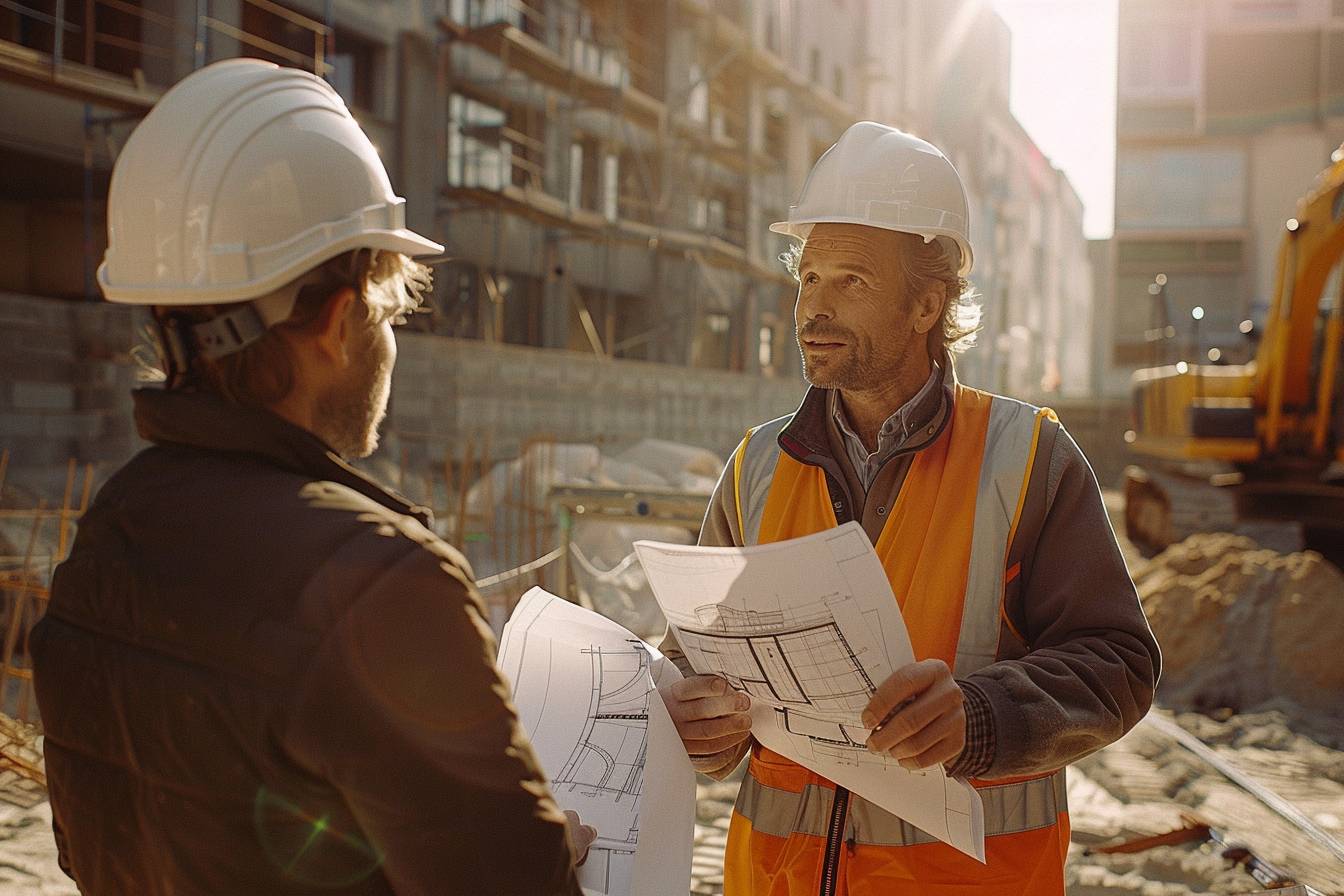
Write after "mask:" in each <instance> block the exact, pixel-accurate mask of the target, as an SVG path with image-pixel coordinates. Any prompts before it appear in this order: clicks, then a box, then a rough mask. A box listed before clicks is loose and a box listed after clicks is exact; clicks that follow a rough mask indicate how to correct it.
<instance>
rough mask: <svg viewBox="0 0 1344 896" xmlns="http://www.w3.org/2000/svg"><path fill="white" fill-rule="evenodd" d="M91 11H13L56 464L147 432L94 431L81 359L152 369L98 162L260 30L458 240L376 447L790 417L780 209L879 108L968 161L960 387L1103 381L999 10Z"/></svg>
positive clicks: (1067, 234) (39, 353)
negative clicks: (1092, 369)
mask: <svg viewBox="0 0 1344 896" xmlns="http://www.w3.org/2000/svg"><path fill="white" fill-rule="evenodd" d="M92 6H93V7H94V8H95V19H94V22H95V24H96V27H95V28H93V29H83V24H84V23H83V19H82V17H83V16H84V15H85V10H86V9H87V7H88V5H87V4H66V5H65V7H64V8H65V9H66V10H67V15H68V17H69V18H70V21H69V23H68V24H69V25H70V26H71V27H70V28H67V29H66V30H65V31H59V30H57V29H51V28H50V27H45V26H43V25H42V22H41V21H40V20H39V19H31V20H30V19H25V18H24V14H22V13H15V12H13V11H6V12H2V13H0V111H2V112H3V114H0V291H4V292H8V293H11V294H13V295H12V296H9V297H6V298H5V299H4V305H5V307H6V308H10V309H11V311H10V312H7V313H10V314H11V315H13V316H14V317H13V320H12V321H11V322H10V323H11V324H12V325H13V326H14V327H19V326H20V325H22V327H23V328H24V329H23V332H24V333H28V334H29V335H31V336H32V339H31V340H29V339H28V338H27V337H24V336H17V335H14V334H15V333H18V332H19V330H17V329H16V330H14V331H13V333H10V332H8V331H7V332H6V333H5V334H4V335H5V337H6V339H9V340H10V341H11V342H12V343H14V344H13V346H12V350H13V351H12V353H11V354H9V355H8V356H7V358H6V359H4V362H3V363H4V364H5V365H6V366H5V369H4V373H5V380H4V387H5V391H4V394H3V395H2V396H0V414H3V416H0V447H5V446H6V445H16V446H18V445H19V444H20V442H23V446H21V447H18V448H16V449H15V454H14V458H15V462H16V464H18V462H19V461H21V460H24V459H25V458H30V457H31V458H32V460H33V462H34V463H38V462H39V458H38V456H37V454H33V453H32V452H35V451H37V452H38V453H41V452H40V451H39V449H38V448H37V447H36V446H37V442H35V441H24V440H34V439H46V438H50V439H52V440H53V441H52V443H51V445H52V446H54V447H49V448H44V449H41V451H46V452H47V453H49V454H52V458H50V459H49V460H50V461H51V462H62V463H63V461H64V460H65V458H66V457H76V458H77V459H80V460H88V461H102V462H115V461H119V460H121V459H124V456H125V454H126V453H127V452H129V450H131V449H132V448H133V446H134V439H133V437H132V436H131V435H130V432H129V422H125V421H123V422H122V423H119V424H117V425H116V426H111V424H108V426H107V427H105V428H102V429H99V428H98V427H99V426H101V425H102V424H99V423H97V422H93V421H95V419H97V420H104V419H110V417H112V416H117V415H122V416H124V415H125V412H126V409H127V404H126V402H125V400H124V394H122V396H121V397H120V398H117V397H115V396H112V395H110V394H108V393H107V392H106V391H105V390H106V389H107V388H108V383H109V381H108V379H107V378H108V377H109V376H112V373H110V372H109V371H110V370H111V368H107V369H103V368H98V369H94V367H91V366H89V365H88V364H86V361H87V360H88V359H90V358H96V359H98V360H99V361H100V362H109V363H113V364H115V365H116V371H117V372H116V374H115V377H120V379H116V383H117V385H118V388H120V387H121V386H125V385H127V384H129V383H130V382H131V380H132V379H133V373H132V372H131V371H132V370H133V365H132V362H131V360H130V354H129V352H130V348H131V346H132V345H133V344H135V342H136V341H137V337H136V336H135V335H134V332H133V327H132V325H131V316H130V315H128V314H124V313H121V312H120V311H119V310H118V309H109V308H107V307H106V306H103V305H100V304H97V303H96V302H95V301H94V300H96V298H97V295H96V288H95V286H94V281H93V271H94V268H95V266H96V264H97V262H98V260H99V259H100V258H101V255H102V252H103V249H104V245H105V222H104V214H105V211H104V198H105V196H106V191H107V183H108V177H109V171H110V168H111V165H112V161H113V159H114V158H115V156H116V153H117V151H118V148H119V146H120V145H122V144H123V143H124V140H125V138H126V135H127V134H128V133H129V131H130V129H131V128H132V127H133V126H134V124H135V122H136V121H137V120H138V117H139V116H140V115H142V114H143V112H144V111H145V110H146V109H147V108H148V107H149V106H150V105H151V104H152V103H153V101H154V100H155V99H156V98H157V97H158V96H159V95H161V93H162V91H163V90H165V89H166V88H167V87H168V86H170V85H171V84H172V83H173V82H174V81H175V80H177V79H178V78H180V77H182V76H184V75H185V74H187V73H188V72H190V71H191V70H192V69H193V68H195V67H196V66H198V65H200V64H203V63H205V62H209V61H214V60H216V59H221V58H226V57H230V56H235V55H240V54H244V53H246V54H249V55H260V56H269V58H273V59H275V60H277V61H280V62H282V63H284V64H293V65H299V66H302V67H306V68H309V69H310V70H312V69H316V70H319V71H321V72H323V73H324V74H325V75H326V77H328V78H329V79H330V80H331V82H332V83H333V84H334V85H335V86H336V87H337V89H338V90H339V91H340V92H341V93H342V95H343V96H344V97H345V99H346V101H347V104H348V105H349V106H350V108H351V110H352V111H353V113H354V114H355V116H356V118H357V119H358V120H359V121H360V123H361V124H362V125H363V126H364V128H365V129H366V130H367V131H368V133H369V134H370V137H371V138H372V140H373V141H374V143H375V144H376V145H377V146H378V148H379V151H380V153H381V154H382V157H383V159H384V161H385V162H386V164H387V166H388V169H389V172H390V174H391V177H392V180H393V184H394V186H395V187H396V189H397V190H398V192H399V193H401V194H402V195H404V196H407V197H408V200H409V202H408V218H409V222H410V224H411V226H412V227H415V228H416V229H418V230H420V231H422V232H425V233H427V234H430V235H432V236H434V237H435V238H437V239H439V240H440V241H441V242H443V243H445V244H446V245H447V246H448V248H449V251H450V253H451V254H452V255H453V258H454V260H453V261H452V262H450V263H448V264H446V265H443V266H441V267H440V268H439V269H438V271H437V276H436V289H435V293H434V296H433V300H432V314H430V315H426V316H417V319H416V323H415V324H414V325H413V326H414V327H418V328H419V329H421V330H422V331H423V332H421V333H408V334H406V338H405V339H403V342H404V344H405V345H406V346H407V349H406V351H405V353H404V357H403V364H404V365H405V370H404V371H403V372H402V373H400V374H399V375H398V386H397V398H396V399H395V400H394V405H393V410H392V414H391V417H390V418H389V429H390V432H391V433H392V436H393V437H392V438H390V439H389V443H397V444H399V445H400V446H405V447H406V450H407V451H408V452H410V453H411V454H413V455H423V457H424V458H432V457H436V456H438V455H439V453H440V451H441V449H442V448H443V447H444V446H448V445H451V444H452V443H453V433H454V432H455V431H456V430H457V429H458V428H460V427H462V426H466V425H471V426H474V427H476V428H477V429H479V428H480V426H482V425H484V424H482V423H481V422H480V421H484V420H489V421H490V423H489V425H490V426H493V427H496V428H497V432H496V433H495V435H496V436H497V438H495V439H494V444H495V445H496V446H499V447H498V450H504V448H503V446H505V445H507V444H510V443H512V442H516V441H517V440H518V439H521V438H525V437H526V433H527V432H529V431H531V432H543V431H549V432H551V433H552V434H555V435H561V436H564V437H567V438H569V437H573V438H585V437H586V438H598V437H603V436H610V435H613V434H624V433H627V432H629V433H632V434H633V433H635V432H636V431H638V430H640V429H643V430H644V431H646V432H657V433H660V434H665V435H666V437H669V438H678V439H680V440H681V441H686V442H690V443H693V444H700V445H703V446H705V447H709V448H713V449H714V450H717V451H725V450H726V449H727V448H728V447H731V442H732V441H735V438H736V436H735V435H734V433H737V432H738V431H740V430H741V429H742V428H744V427H745V426H747V425H749V424H752V423H755V422H760V421H761V420H764V419H767V418H768V417H772V416H776V415H777V414H779V413H784V412H786V411H787V410H789V409H790V407H792V406H793V405H794V404H796V400H797V397H798V396H799V395H801V392H802V388H803V383H802V381H801V378H800V376H799V367H800V365H799V362H798V357H797V349H796V346H795V344H794V340H793V323H792V303H793V296H794V291H795V285H794V284H793V282H792V281H791V279H790V278H789V277H788V276H787V274H786V273H785V271H784V269H783V267H782V265H780V264H779V262H778V260H777V256H778V254H779V253H780V251H782V250H783V249H784V248H785V247H786V245H787V242H786V240H785V239H784V238H782V237H779V236H776V235H773V234H770V233H769V232H768V225H769V224H770V223H771V222H773V221H775V220H780V219H782V218H784V217H786V216H787V213H788V206H789V204H790V203H791V202H792V201H793V199H794V198H795V196H796V194H797V192H798V190H799V189H800V188H801V186H802V183H803V180H804V178H805V177H806V174H807V172H808V170H809V169H810V167H811V165H812V163H813V162H814V161H815V159H816V157H817V156H818V155H820V153H821V152H822V151H823V150H824V149H825V148H826V147H827V146H829V145H830V143H831V142H833V141H834V139H835V138H836V137H837V136H838V135H839V133H841V131H842V130H843V129H844V128H845V127H846V126H848V125H849V124H850V123H852V122H853V121H857V120H860V119H863V118H873V119H877V120H881V121H886V122H890V123H892V124H896V125H898V126H901V127H904V128H906V129H908V130H912V131H914V132H916V133H919V134H921V135H922V136H926V137H929V138H930V139H932V140H934V142H936V143H938V144H939V145H941V146H944V147H946V148H947V151H948V152H949V154H950V155H951V156H952V158H953V160H954V162H955V163H956V164H957V165H958V166H959V168H960V170H961V171H962V173H963V175H964V176H965V178H966V180H967V183H968V188H969V190H970V193H971V204H972V216H973V225H972V238H973V240H974V241H975V244H976V247H977V259H978V261H977V271H976V273H975V275H974V278H973V279H974V281H975V283H976V285H977V286H978V287H979V289H980V291H981V292H982V293H983V295H984V303H985V308H986V319H985V326H986V329H985V332H984V334H982V337H981V340H980V345H979V346H978V347H977V348H975V349H973V350H972V352H971V353H970V354H968V355H967V356H965V360H964V362H963V364H962V367H963V371H964V375H965V378H966V379H967V380H968V381H969V382H970V383H971V384H973V385H976V386H980V387H983V388H989V389H996V390H1003V391H1008V392H1011V393H1013V394H1015V395H1019V396H1021V397H1024V398H1034V399H1038V400H1057V399H1063V398H1066V397H1068V396H1069V395H1071V394H1073V391H1076V390H1077V387H1078V384H1081V383H1084V382H1086V381H1087V380H1088V378H1089V377H1088V373H1087V369H1088V366H1089V362H1088V360H1087V358H1086V350H1085V346H1083V344H1082V343H1080V342H1078V341H1077V340H1072V339H1070V338H1069V334H1070V327H1069V326H1066V323H1068V322H1070V321H1073V322H1076V321H1078V320H1081V319H1084V317H1085V316H1086V315H1087V314H1088V313H1089V309H1090V307H1091V296H1090V287H1089V285H1088V284H1089V277H1088V276H1087V275H1086V270H1087V267H1086V265H1087V260H1086V256H1085V254H1083V252H1082V249H1081V247H1082V246H1083V243H1082V238H1081V207H1080V205H1079V203H1078V200H1077V196H1076V194H1075V193H1074V192H1073V190H1072V188H1071V187H1070V186H1069V185H1068V183H1067V181H1066V180H1065V179H1064V178H1063V177H1062V175H1060V174H1059V172H1058V171H1057V170H1056V169H1054V168H1053V167H1052V166H1051V165H1050V164H1049V162H1048V160H1046V159H1045V158H1044V157H1043V156H1041V154H1040V152H1039V150H1038V149H1037V148H1036V147H1035V145H1034V143H1032V141H1031V140H1030V138H1029V137H1028V136H1027V135H1026V134H1025V132H1024V131H1023V130H1022V129H1021V127H1020V125H1018V124H1017V122H1016V121H1014V120H1013V119H1012V116H1011V114H1010V112H1009V110H1008V105H1007V96H1008V73H1009V59H1010V53H1011V41H1010V40H1009V39H1008V35H1007V31H1006V28H1005V27H1004V25H1003V22H1002V20H1000V19H999V18H998V16H997V15H995V14H993V13H992V11H989V10H988V9H987V8H986V7H985V6H984V5H983V4H979V3H975V2H972V0H881V2H878V0H824V2H822V0H714V2H710V0H664V2H655V3H639V4H635V3H628V2H627V3H621V2H597V0H555V2H531V3H528V4H523V3H520V2H516V0H436V2H424V3H421V2H386V3H378V4H369V3H362V2H354V0H332V2H323V0H287V2H286V3H285V4H284V5H283V6H282V7H276V6H275V5H274V4H257V3H253V2H251V0H212V2H211V3H210V4H209V10H208V11H209V13H210V15H209V18H208V21H207V20H206V19H201V18H198V16H197V13H198V5H197V4H195V3H188V2H186V0H156V2H148V0H147V2H146V3H144V4H139V5H137V4H125V3H111V2H110V0H109V2H103V0H97V2H95V3H93V4H92ZM277 10H279V11H278V12H277ZM147 13H152V14H153V15H157V16H161V17H166V18H167V19H169V20H172V21H174V22H175V23H176V25H177V27H176V28H174V29H169V30H166V31H155V30H154V29H152V28H150V27H148V26H147V25H145V21H147V20H146V19H145V14H147ZM282 13H283V14H282ZM44 28H45V30H44ZM79 29H83V30H79ZM58 33H60V34H62V35H64V37H63V40H62V43H61V44H60V46H58V45H57V41H56V35H57V34H58ZM76 33H78V34H81V35H83V38H82V39H80V40H74V39H73V38H70V35H73V34H76ZM163 34H170V35H173V36H172V37H171V38H165V37H162V35H163ZM155 35H160V36H159V37H157V38H156V37H155ZM156 39H157V40H158V41H159V43H157V44H156V43H154V42H153V41H154V40H156ZM165 41H166V42H165ZM136 46H141V49H140V50H136V49H134V48H135V47H136ZM894 50H895V51H894ZM931 66H932V68H931ZM935 69H936V70H937V71H939V72H941V73H942V74H941V75H940V76H938V77H933V76H931V75H930V72H931V71H934V70H935ZM81 300H83V301H81ZM15 309H17V310H15ZM7 320H8V319H7ZM23 320H29V321H30V323H27V324H22V321H23ZM32 321H38V323H32ZM63 322H64V323H63ZM9 325H10V324H7V326H9ZM62 327H65V328H68V329H69V330H70V332H69V333H67V334H66V335H65V336H62V335H60V331H61V329H62ZM39 331H40V332H39ZM57 343H59V345H57ZM48 344H50V345H51V346H53V348H52V351H55V352H56V355H57V356H58V357H56V356H53V357H47V355H46V354H44V352H45V351H46V349H42V348H41V346H43V345H48ZM473 354H477V355H478V356H479V357H478V358H476V359H475V360H473V359H472V356H473ZM440 355H441V357H440ZM94 366H96V365H94ZM571 369H572V370H573V371H574V373H573V375H572V376H571V375H570V374H564V373H562V372H561V371H562V370H571ZM483 371H484V372H483ZM492 371H493V373H491V372H492ZM115 377H114V379H115ZM660 381H661V382H664V383H665V385H663V386H659V387H658V388H655V384H656V383H658V382H660ZM499 383H508V384H509V386H508V389H506V390H504V391H500V389H501V388H502V387H499V388H497V386H498V384H499ZM557 383H568V384H570V386H571V387H572V388H559V387H558V386H557ZM473 389H477V390H479V394H477V395H476V399H477V400H474V401H473V400H472V395H473V393H472V392H471V391H470V390H473ZM71 390H73V395H74V398H73V399H71V397H70V396H71V394H72V392H71ZM509 390H516V392H517V393H518V394H517V395H514V394H513V393H512V392H509ZM603 390H610V391H609V392H608V391H603ZM124 391H125V389H122V393H124ZM683 393H684V396H685V397H682V398H670V397H668V396H673V395H683ZM609 395H610V396H616V397H614V398H610V400H609V401H607V400H606V399H607V397H608V396H609ZM539 396H545V397H544V399H543V398H541V397H539ZM651 396H658V397H657V398H656V400H655V399H654V398H653V397H651ZM691 396H698V397H691ZM599 397H600V398H602V400H601V401H598V400H595V399H596V398H599ZM604 402H605V403H606V404H608V405H609V406H610V413H607V411H606V410H601V411H599V410H594V409H593V407H594V405H597V404H603V403H604ZM492 403H496V406H497V407H496V410H487V408H489V407H491V406H492ZM649 407H656V408H657V411H658V413H657V415H656V416H655V417H652V418H651V417H649V416H648V413H647V410H648V408H649ZM426 408H430V409H432V412H431V413H428V414H426V413H423V412H424V410H425V409H426ZM466 408H471V411H470V413H468V412H467V411H466V410H462V411H461V412H459V411H458V410H457V409H466ZM734 408H736V410H734ZM502 409H506V410H502ZM622 409H624V410H622ZM469 418H472V419H469ZM623 421H624V422H623ZM632 421H633V422H632ZM561 424H564V425H561ZM584 430H592V431H591V432H585V431H584ZM608 430H611V432H608ZM58 432H59V433H60V435H58V434H57V433H58ZM399 450H400V449H399ZM58 454H59V455H61V457H56V456H55V455H58ZM44 457H45V455H44ZM18 466H23V464H18ZM14 469H17V467H15V468H14ZM14 469H12V470H11V472H14Z"/></svg>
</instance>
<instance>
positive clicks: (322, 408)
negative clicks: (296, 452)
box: [315, 319, 397, 458]
mask: <svg viewBox="0 0 1344 896" xmlns="http://www.w3.org/2000/svg"><path fill="white" fill-rule="evenodd" d="M349 356H350V365H349V366H348V367H347V368H346V370H345V372H344V375H343V376H342V377H341V378H340V379H339V380H338V381H337V382H335V383H333V384H331V385H330V386H328V387H327V388H326V389H324V390H323V392H322V394H321V396H320V397H319V398H318V400H317V404H316V409H315V411H316V413H315V417H316V419H317V423H318V426H319V427H320V428H321V430H322V436H323V438H324V439H325V440H326V442H327V444H328V445H330V446H331V448H332V450H334V451H335V452H336V453H337V454H339V455H340V456H341V457H349V458H355V457H368V456H369V455H370V454H372V453H373V452H374V451H375V450H376V449H377V448H378V426H379V424H381V423H382V422H383V417H384V416H385V415H386V414H387V402H388V398H389V397H390V396H391V392H392V368H393V366H394V364H395V363H396V360H397V343H396V338H395V337H394V336H393V335H392V324H391V322H390V321H381V322H377V323H374V322H369V321H364V320H362V319H361V320H360V323H359V328H358V329H357V330H356V332H355V334H354V336H353V337H352V338H351V340H350V346H349Z"/></svg>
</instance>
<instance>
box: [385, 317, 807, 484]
mask: <svg viewBox="0 0 1344 896" xmlns="http://www.w3.org/2000/svg"><path fill="white" fill-rule="evenodd" d="M398 352H399V353H398V359H397V373H396V376H395V378H394V381H393V391H392V406H391V409H390V411H389V425H388V431H389V432H390V433H393V434H395V438H396V440H397V446H398V450H402V451H405V453H406V457H407V459H408V460H409V461H411V462H413V463H423V462H430V463H432V462H434V461H436V460H441V459H442V458H443V457H444V456H445V454H451V455H452V456H454V457H460V456H461V454H462V442H463V441H464V440H465V439H473V440H475V441H476V443H477V447H476V449H475V450H476V451H477V452H479V451H481V450H483V446H484V444H485V435H486V433H489V434H490V445H491V454H493V455H495V456H496V457H502V456H508V455H510V454H511V453H512V452H514V451H516V450H517V448H518V446H519V445H520V444H521V443H522V442H523V441H525V440H526V439H528V438H531V437H534V436H539V435H548V436H553V437H555V438H557V439H559V440H562V441H580V442H608V443H609V442H623V441H634V440H637V439H641V438H650V437H651V438H659V439H668V440H671V441H677V442H683V443H685V444H689V445H696V446H700V447H704V448H708V449H710V450H712V451H715V452H717V453H719V454H721V455H724V456H726V455H727V453H728V452H729V451H731V450H732V449H733V447H734V446H736V444H737V443H738V441H739V440H740V439H741V438H742V435H743V433H744V432H745V431H746V429H747V427H748V426H753V425H755V424H757V423H761V422H764V421H766V420H770V419H773V418H775V417H778V416H780V415H782V414H787V413H789V412H790V411H792V410H794V409H795V408H796V407H797V406H798V402H799V401H800V400H801V398H802V395H803V390H804V385H803V382H802V380H801V379H797V380H778V379H765V378H761V377H752V376H745V375H742V374H734V373H726V372H720V371H710V370H695V369H689V368H684V367H676V366H672V365H666V364H652V363H645V362H640V361H605V360H602V359H601V358H598V357H595V356H593V355H591V354H584V353H579V352H567V351H559V350H553V349H550V350H547V349H531V348H523V347H518V346H509V345H498V344H487V343H480V342H468V341H461V340H452V339H443V338H440V337H435V336H428V335H425V334H420V333H406V334H403V335H402V336H401V337H400V339H399V340H398Z"/></svg>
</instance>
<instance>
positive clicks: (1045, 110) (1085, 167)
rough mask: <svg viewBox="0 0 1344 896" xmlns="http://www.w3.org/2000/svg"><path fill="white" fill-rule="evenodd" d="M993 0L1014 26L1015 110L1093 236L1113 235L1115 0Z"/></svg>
mask: <svg viewBox="0 0 1344 896" xmlns="http://www.w3.org/2000/svg"><path fill="white" fill-rule="evenodd" d="M992 2H993V4H994V7H995V9H997V10H998V11H999V14H1000V15H1001V16H1003V18H1004V20H1005V21H1006V22H1007V23H1008V27H1009V28H1011V29H1012V32H1013V90H1012V109H1013V114H1014V115H1015V116H1017V120H1018V121H1020V122H1022V126H1023V127H1025V128H1026V129H1027V133H1029V134H1031V136H1032V139H1034V140H1035V141H1036V144H1037V145H1038V146H1040V148H1041V151H1042V152H1044V153H1045V154H1046V155H1047V156H1049V157H1050V159H1051V161H1053V162H1054V163H1055V165H1056V166H1058V167H1059V168H1062V169H1063V170H1064V173H1065V174H1067V175H1068V177H1069V180H1070V182H1072V183H1073V187H1074V189H1075V190H1077V191H1078V195H1080V196H1081V197H1082V198H1083V205H1084V207H1085V209H1086V213H1085V217H1084V222H1083V229H1084V230H1085V231H1086V232H1087V235H1088V237H1090V238H1104V237H1109V236H1110V235H1111V230H1112V226H1113V224H1114V214H1113V211H1114V207H1115V53H1116V49H1115V48H1116V0H992Z"/></svg>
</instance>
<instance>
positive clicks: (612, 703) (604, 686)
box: [551, 641, 653, 843]
mask: <svg viewBox="0 0 1344 896" xmlns="http://www.w3.org/2000/svg"><path fill="white" fill-rule="evenodd" d="M627 645H628V646H627V647H626V649H623V650H611V649H603V648H600V647H590V648H588V649H586V650H584V651H583V653H584V654H585V655H587V656H588V657H589V658H590V659H591V660H592V664H593V679H592V687H591V690H590V693H589V704H588V719H587V723H586V725H585V727H584V731H583V735H582V736H581V737H580V739H579V742H578V744H576V745H575V747H574V752H573V753H571V754H570V757H569V759H568V761H566V762H565V764H564V767H563V768H561V770H560V772H559V774H557V775H556V776H555V779H554V780H553V781H552V782H551V783H552V785H553V786H554V787H556V788H557V789H558V788H560V787H568V788H569V789H571V790H575V789H579V790H582V792H583V793H584V794H585V795H587V796H604V795H605V796H610V797H611V798H612V799H613V800H614V801H615V802H616V803H620V802H622V801H626V802H633V801H634V798H635V797H637V796H639V794H640V792H641V790H642V788H643V783H644V760H645V755H646V753H647V751H648V736H649V695H650V694H652V693H653V690H652V683H651V682H652V679H651V678H650V674H649V654H648V652H647V651H646V650H645V649H644V646H643V644H642V643H641V642H639V641H627ZM637 839H638V827H635V828H634V831H633V834H632V836H631V838H630V839H629V841H628V842H632V843H633V842H635V840H637Z"/></svg>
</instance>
